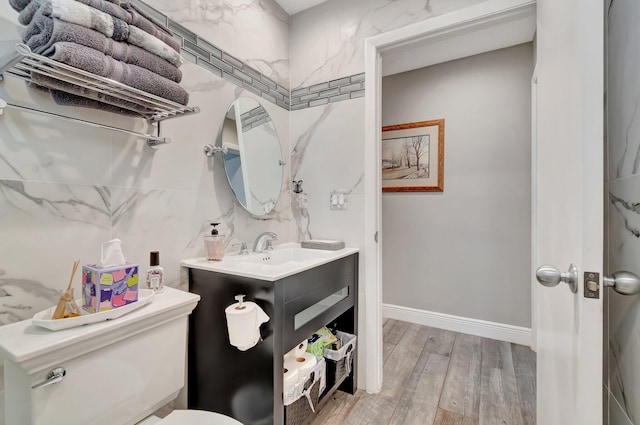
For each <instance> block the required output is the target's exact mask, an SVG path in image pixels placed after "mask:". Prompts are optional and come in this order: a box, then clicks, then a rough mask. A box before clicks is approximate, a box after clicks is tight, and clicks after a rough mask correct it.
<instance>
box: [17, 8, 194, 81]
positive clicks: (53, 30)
mask: <svg viewBox="0 0 640 425" xmlns="http://www.w3.org/2000/svg"><path fill="white" fill-rule="evenodd" d="M23 39H24V42H25V44H26V45H27V46H29V48H31V51H32V52H34V53H37V54H40V55H43V56H49V55H50V54H51V49H53V45H54V44H55V43H58V42H64V41H66V42H72V43H77V44H81V45H83V46H86V47H90V48H92V49H95V50H97V51H100V52H102V53H104V54H105V55H108V56H111V57H112V58H114V59H116V60H119V61H122V62H125V63H128V64H132V65H136V66H139V67H141V68H145V69H148V70H149V71H152V72H155V73H156V74H158V75H161V76H163V77H165V78H168V79H169V80H171V81H175V82H176V83H179V82H180V81H181V80H182V72H181V71H180V70H179V69H178V68H177V67H176V66H175V65H172V64H170V63H169V62H167V61H166V60H164V59H162V58H160V57H159V56H156V55H154V54H152V53H150V52H148V51H146V50H144V49H141V48H140V47H137V46H133V45H131V44H128V43H123V42H120V41H115V40H113V39H111V38H107V37H105V36H104V35H103V34H101V33H99V32H97V31H94V30H92V29H89V28H86V27H82V26H80V25H76V24H70V23H68V22H64V21H61V20H59V19H55V18H51V17H50V16H46V15H44V14H43V13H42V11H39V12H38V13H36V15H35V16H34V17H33V19H32V20H31V23H30V24H29V26H28V27H27V29H26V31H25V32H24V37H23Z"/></svg>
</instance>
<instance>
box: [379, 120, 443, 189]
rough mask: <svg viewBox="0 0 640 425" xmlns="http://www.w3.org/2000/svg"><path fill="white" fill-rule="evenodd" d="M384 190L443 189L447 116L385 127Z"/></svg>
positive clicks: (383, 141)
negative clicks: (445, 123) (445, 119)
mask: <svg viewBox="0 0 640 425" xmlns="http://www.w3.org/2000/svg"><path fill="white" fill-rule="evenodd" d="M381 159H382V164H381V166H382V173H381V174H382V191H383V192H444V119H437V120H430V121H418V122H411V123H407V124H397V125H388V126H385V127H382V153H381Z"/></svg>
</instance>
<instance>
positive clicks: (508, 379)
mask: <svg viewBox="0 0 640 425" xmlns="http://www.w3.org/2000/svg"><path fill="white" fill-rule="evenodd" d="M383 333H384V351H383V354H384V384H383V388H382V391H381V392H380V393H378V394H367V393H366V392H364V391H362V390H358V392H357V393H356V394H355V395H349V394H346V393H343V392H340V391H336V393H335V394H334V395H333V396H332V400H330V401H329V403H327V404H326V405H325V407H324V408H323V409H322V410H321V411H320V412H319V413H318V416H317V417H316V418H315V419H314V420H313V421H312V422H311V425H342V424H344V425H363V424H372V425H388V424H393V425H409V424H414V425H535V423H536V357H535V353H534V352H533V351H531V349H530V348H528V347H524V346H520V345H515V344H510V343H508V342H502V341H496V340H492V339H487V338H481V337H477V336H472V335H465V334H459V333H456V332H450V331H445V330H442V329H435V328H430V327H427V326H419V325H414V324H410V323H406V322H400V321H396V320H385V322H384V331H383Z"/></svg>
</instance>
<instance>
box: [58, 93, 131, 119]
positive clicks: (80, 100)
mask: <svg viewBox="0 0 640 425" xmlns="http://www.w3.org/2000/svg"><path fill="white" fill-rule="evenodd" d="M76 87H77V86H76ZM49 93H51V97H52V98H53V101H54V102H56V104H58V105H63V106H77V107H80V108H91V109H99V110H101V111H105V112H112V113H114V114H120V115H128V116H133V117H139V116H140V115H141V114H139V113H138V112H134V111H130V110H128V109H125V108H123V107H121V106H117V105H110V104H108V103H104V102H99V101H97V100H93V99H88V98H86V97H82V96H78V95H75V94H71V93H66V92H63V91H60V90H49Z"/></svg>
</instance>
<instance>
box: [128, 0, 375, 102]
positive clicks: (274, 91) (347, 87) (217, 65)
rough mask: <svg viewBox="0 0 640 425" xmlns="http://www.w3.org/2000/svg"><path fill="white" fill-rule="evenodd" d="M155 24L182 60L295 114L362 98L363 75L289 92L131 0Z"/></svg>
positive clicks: (146, 6) (138, 1) (184, 29)
mask: <svg viewBox="0 0 640 425" xmlns="http://www.w3.org/2000/svg"><path fill="white" fill-rule="evenodd" d="M132 2H134V3H136V5H137V6H140V8H142V9H143V10H144V11H145V12H146V13H148V14H149V15H150V16H151V17H152V18H153V19H155V20H156V21H157V22H158V23H160V24H162V25H165V26H167V27H169V28H170V29H171V30H172V31H173V32H174V39H175V40H176V41H178V42H179V43H180V46H181V52H180V54H181V55H182V57H183V58H184V59H185V60H187V61H189V62H191V63H194V64H196V65H198V66H200V67H202V68H204V69H206V70H208V71H210V72H212V73H213V74H215V75H217V76H218V77H221V78H224V79H225V80H227V81H230V82H232V83H234V84H235V85H237V86H238V87H241V88H244V89H246V90H248V91H250V92H252V93H253V94H255V95H257V96H260V97H261V98H263V99H265V100H267V101H269V102H271V103H273V104H275V105H278V106H280V107H281V108H284V109H286V110H287V111H296V110H300V109H305V108H311V107H314V106H321V105H326V104H329V103H334V102H339V101H342V100H349V99H356V98H359V97H363V96H364V78H365V76H364V72H362V73H360V74H355V75H351V76H348V77H342V78H338V79H335V80H331V81H326V82H324V83H319V84H314V85H312V86H309V87H303V88H299V89H296V90H293V91H290V90H289V89H288V88H286V87H284V86H281V85H280V84H277V83H276V82H275V81H273V80H272V79H271V78H269V77H267V76H266V75H264V74H262V73H260V72H258V71H256V70H255V69H253V68H251V67H250V66H248V65H247V64H245V63H243V62H242V61H241V60H239V59H237V58H235V57H233V56H232V55H230V54H228V53H226V52H224V51H223V50H222V49H219V48H218V47H216V46H215V45H214V44H212V43H210V42H208V41H207V40H205V39H204V38H202V37H200V36H198V35H197V34H195V33H193V32H191V31H189V30H188V29H186V28H185V27H183V26H182V25H180V24H178V23H177V22H175V21H173V20H171V19H169V17H168V16H166V15H165V14H163V13H161V12H159V11H157V10H156V9H154V8H153V7H151V6H149V5H148V4H146V3H144V2H142V1H141V0H132Z"/></svg>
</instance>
